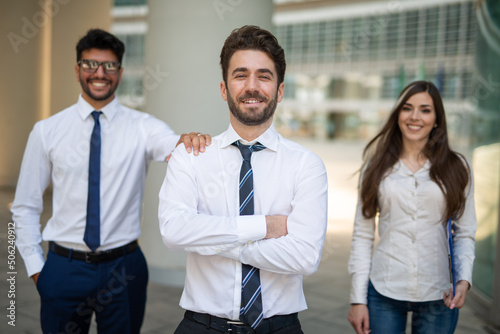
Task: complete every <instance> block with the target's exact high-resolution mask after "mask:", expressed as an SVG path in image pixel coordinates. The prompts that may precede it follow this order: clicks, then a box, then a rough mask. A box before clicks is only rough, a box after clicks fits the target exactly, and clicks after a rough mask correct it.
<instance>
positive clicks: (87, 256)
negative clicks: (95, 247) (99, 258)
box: [85, 252, 97, 263]
mask: <svg viewBox="0 0 500 334" xmlns="http://www.w3.org/2000/svg"><path fill="white" fill-rule="evenodd" d="M96 254H97V253H95V252H86V253H85V262H86V263H93V262H92V260H91V259H90V257H91V256H92V255H96Z"/></svg>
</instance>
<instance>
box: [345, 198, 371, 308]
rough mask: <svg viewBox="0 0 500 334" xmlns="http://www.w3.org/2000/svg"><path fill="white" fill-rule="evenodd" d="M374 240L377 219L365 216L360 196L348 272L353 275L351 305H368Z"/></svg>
mask: <svg viewBox="0 0 500 334" xmlns="http://www.w3.org/2000/svg"><path fill="white" fill-rule="evenodd" d="M374 238H375V218H370V219H366V218H365V217H364V216H363V213H362V202H361V199H360V197H359V195H358V203H357V204H356V214H355V216H354V228H353V235H352V243H351V255H350V257H349V262H348V271H349V274H350V275H351V293H350V302H351V304H367V296H368V281H369V275H370V268H371V258H372V252H373V242H374Z"/></svg>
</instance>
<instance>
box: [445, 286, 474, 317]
mask: <svg viewBox="0 0 500 334" xmlns="http://www.w3.org/2000/svg"><path fill="white" fill-rule="evenodd" d="M469 289H470V284H469V282H467V281H463V280H462V281H458V282H457V284H456V285H455V297H453V289H451V288H450V291H449V293H448V294H446V292H444V293H443V301H444V304H445V305H446V306H447V307H449V308H450V310H453V309H454V308H462V306H464V303H465V295H466V294H467V291H469Z"/></svg>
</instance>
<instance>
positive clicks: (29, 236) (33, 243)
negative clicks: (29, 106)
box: [11, 123, 52, 276]
mask: <svg viewBox="0 0 500 334" xmlns="http://www.w3.org/2000/svg"><path fill="white" fill-rule="evenodd" d="M41 132H42V125H41V123H37V124H36V125H35V127H34V128H33V130H32V131H31V133H30V136H29V139H28V144H27V145H26V150H25V152H24V157H23V162H22V165H21V172H20V175H19V180H18V182H17V187H16V194H15V198H14V202H13V203H12V207H11V211H12V214H13V217H12V218H13V220H14V222H15V224H16V246H17V248H18V249H19V253H20V254H21V256H22V258H23V260H24V263H25V265H26V271H27V273H28V276H32V275H34V274H36V273H39V272H40V271H41V270H42V267H43V265H44V263H45V261H44V257H43V250H42V247H41V246H40V243H41V241H42V235H41V232H40V227H41V226H40V215H41V213H42V211H43V193H44V191H45V189H46V188H47V187H48V185H49V183H50V179H51V174H52V164H51V162H50V160H49V157H48V156H47V153H46V151H45V149H44V138H43V136H42V135H41Z"/></svg>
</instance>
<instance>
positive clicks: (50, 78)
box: [0, 0, 111, 187]
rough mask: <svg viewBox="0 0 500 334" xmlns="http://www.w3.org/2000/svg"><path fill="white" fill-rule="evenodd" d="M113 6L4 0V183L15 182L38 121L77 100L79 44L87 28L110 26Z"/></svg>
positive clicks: (93, 1) (0, 172)
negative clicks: (30, 135)
mask: <svg viewBox="0 0 500 334" xmlns="http://www.w3.org/2000/svg"><path fill="white" fill-rule="evenodd" d="M110 10H111V0H106V1H98V0H90V1H70V0H38V1H3V2H1V4H0V22H1V25H0V35H2V36H4V37H6V38H2V39H0V54H1V56H0V58H1V59H2V61H1V62H0V77H1V78H2V80H0V101H2V103H1V104H0V111H1V119H2V122H0V142H1V144H0V159H1V161H2V163H1V164H0V186H8V187H14V186H15V185H16V183H17V177H18V175H19V169H20V167H21V161H22V156H23V153H24V148H25V146H26V142H27V140H28V135H29V133H30V131H31V129H32V128H33V125H34V124H35V122H36V121H38V120H41V119H44V118H47V117H49V116H50V115H52V114H54V113H56V112H58V111H60V110H62V109H63V108H65V107H67V106H69V105H71V104H73V103H74V102H75V101H76V99H77V95H78V93H79V92H80V86H79V84H78V83H77V81H76V78H75V71H74V68H73V66H74V64H75V63H76V52H75V46H76V43H77V41H78V39H79V38H80V37H81V36H83V35H84V34H85V32H86V31H87V30H88V29H89V28H92V27H102V28H103V29H108V28H109V27H110V25H111V17H110Z"/></svg>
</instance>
